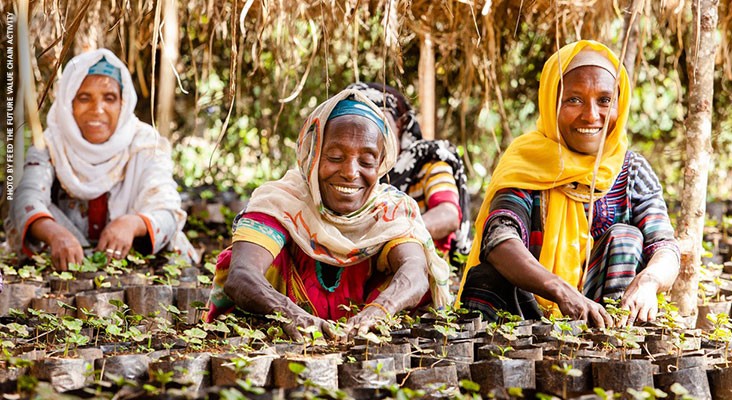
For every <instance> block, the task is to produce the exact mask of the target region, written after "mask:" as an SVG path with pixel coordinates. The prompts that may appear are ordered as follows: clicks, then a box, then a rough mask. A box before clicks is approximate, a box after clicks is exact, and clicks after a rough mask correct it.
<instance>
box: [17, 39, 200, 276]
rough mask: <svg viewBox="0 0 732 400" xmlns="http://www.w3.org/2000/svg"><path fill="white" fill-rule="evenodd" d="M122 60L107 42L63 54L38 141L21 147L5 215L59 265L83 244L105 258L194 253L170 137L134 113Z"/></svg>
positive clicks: (22, 243)
mask: <svg viewBox="0 0 732 400" xmlns="http://www.w3.org/2000/svg"><path fill="white" fill-rule="evenodd" d="M136 104H137V95H136V93H135V89H134V86H133V83H132V77H131V76H130V72H129V71H128V70H127V67H126V66H125V64H124V63H123V62H122V61H121V60H120V59H119V58H117V56H115V55H114V54H113V53H112V52H111V51H109V50H107V49H99V50H94V51H90V52H87V53H84V54H81V55H79V56H76V57H74V58H72V59H71V61H69V62H68V64H66V66H65V68H64V70H63V74H62V77H61V79H60V82H59V85H58V90H57V92H56V99H55V100H54V102H53V104H52V105H51V109H50V111H49V112H48V118H47V124H48V126H47V128H46V130H45V132H44V139H45V143H46V146H47V147H46V148H43V149H41V148H37V147H30V148H29V149H28V152H27V155H26V164H25V170H24V175H23V180H22V182H21V183H20V185H19V187H18V190H17V192H16V194H17V196H16V197H15V199H14V201H13V202H12V204H11V208H10V215H9V217H10V218H9V219H8V221H7V223H8V224H7V225H6V226H7V227H8V231H7V232H8V240H9V243H10V244H11V246H12V247H13V248H14V249H15V250H16V251H18V252H21V253H22V254H24V255H27V256H29V255H31V254H32V253H34V252H38V251H41V250H43V249H44V247H46V246H48V247H50V252H51V259H52V261H53V264H54V265H55V266H56V268H58V269H62V270H63V269H66V267H67V265H68V264H70V263H76V264H79V263H81V262H82V260H83V258H84V250H83V248H84V247H87V246H91V245H96V249H97V250H99V251H104V252H106V253H107V255H108V256H109V257H110V258H112V257H113V258H118V259H121V258H124V257H126V256H127V253H128V252H129V251H130V249H131V248H133V247H134V248H135V249H136V250H138V251H140V252H141V253H144V254H148V253H157V252H159V251H161V250H163V249H167V250H173V251H177V252H179V253H181V254H182V255H183V256H185V257H187V258H190V259H196V258H197V254H196V253H195V250H194V249H193V247H192V246H191V244H190V243H189V242H188V239H186V237H185V235H184V234H183V232H182V229H183V225H184V224H185V220H186V213H185V212H184V211H183V210H182V209H181V199H180V195H179V194H178V191H177V184H176V183H175V181H174V180H173V163H172V160H171V155H170V144H169V143H168V141H167V140H166V139H165V138H163V137H160V135H159V134H158V133H157V131H155V129H154V128H153V127H152V126H150V125H148V124H146V123H143V122H141V121H140V120H138V119H137V117H136V116H135V114H134V112H135V105H136Z"/></svg>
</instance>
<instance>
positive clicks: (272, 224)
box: [232, 212, 290, 257]
mask: <svg viewBox="0 0 732 400" xmlns="http://www.w3.org/2000/svg"><path fill="white" fill-rule="evenodd" d="M289 240H290V234H289V233H288V232H287V230H286V229H285V228H284V227H283V226H282V224H280V222H279V221H278V220H277V219H276V218H274V217H272V216H269V215H267V214H262V213H256V212H251V213H243V214H240V215H239V216H238V217H237V218H236V220H235V221H234V237H233V238H232V242H250V243H254V244H257V245H260V246H262V247H264V248H265V249H267V251H269V252H270V253H272V257H277V255H278V254H280V251H282V249H283V248H284V247H285V245H286V244H287V242H288V241H289Z"/></svg>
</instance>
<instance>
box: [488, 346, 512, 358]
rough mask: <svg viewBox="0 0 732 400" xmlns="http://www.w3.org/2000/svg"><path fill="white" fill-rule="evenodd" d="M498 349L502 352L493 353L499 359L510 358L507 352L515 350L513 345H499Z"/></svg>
mask: <svg viewBox="0 0 732 400" xmlns="http://www.w3.org/2000/svg"><path fill="white" fill-rule="evenodd" d="M498 350H499V351H500V352H501V353H500V354H498V353H495V352H493V351H491V355H492V356H493V357H495V358H497V359H499V360H508V357H507V356H506V353H508V352H509V351H512V350H513V347H511V346H498Z"/></svg>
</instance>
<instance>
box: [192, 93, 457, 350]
mask: <svg viewBox="0 0 732 400" xmlns="http://www.w3.org/2000/svg"><path fill="white" fill-rule="evenodd" d="M384 121H385V120H384V115H383V114H382V113H381V111H380V110H379V108H378V107H377V106H376V105H375V104H373V103H372V102H371V101H370V100H369V99H368V98H366V96H364V95H363V94H361V93H360V92H359V91H357V90H349V89H347V90H344V91H343V92H341V93H339V94H337V95H336V96H334V97H332V98H331V99H329V100H327V101H325V102H324V103H322V104H321V105H319V106H318V107H317V108H316V109H315V111H313V113H312V114H311V115H310V116H309V117H308V119H307V120H306V121H305V125H304V126H303V128H302V130H301V131H300V135H299V137H298V141H297V167H298V168H297V169H292V170H290V171H288V172H287V173H286V174H285V176H284V177H283V178H282V179H280V180H278V181H274V182H269V183H267V184H264V185H262V186H261V187H259V188H257V189H256V190H255V191H254V193H252V197H251V199H250V201H249V203H248V205H247V207H246V209H245V210H244V211H242V212H241V213H240V214H239V215H238V216H237V218H236V219H235V221H234V227H233V228H234V236H233V245H232V247H231V248H230V249H227V250H226V251H224V252H223V253H222V254H221V255H220V256H219V259H218V262H217V265H216V274H215V276H214V285H213V290H212V293H211V297H210V301H209V311H208V313H207V315H206V316H204V319H205V320H207V321H213V320H214V319H215V318H216V317H217V316H219V315H221V314H223V313H227V312H230V311H232V310H234V309H235V308H236V307H237V306H238V307H239V308H241V309H243V310H245V311H249V312H253V313H257V314H272V313H275V312H281V313H282V314H284V316H285V317H287V318H289V319H290V320H291V321H292V322H291V323H290V324H287V325H286V327H285V331H286V332H287V334H288V335H290V336H291V337H292V338H293V339H300V338H301V334H300V332H298V330H297V327H305V326H316V327H317V328H318V329H319V330H321V331H323V332H324V333H325V334H326V335H329V336H332V335H333V334H334V332H333V330H332V326H331V325H330V324H329V323H328V322H326V320H336V319H340V318H341V317H347V318H348V317H350V319H349V320H348V323H349V324H350V326H351V327H352V328H353V329H354V330H357V331H358V332H360V333H365V332H366V331H367V330H368V329H369V328H370V327H371V326H372V325H373V324H375V323H376V321H377V320H378V319H380V318H384V317H386V315H387V314H395V313H397V312H399V311H400V310H403V309H406V308H410V307H413V306H415V305H417V304H418V303H420V300H421V299H423V297H425V294H426V293H427V292H428V289H429V292H430V293H431V299H432V302H433V304H434V306H435V307H438V308H439V307H444V306H446V305H447V304H449V303H450V301H451V297H450V294H449V291H448V277H449V268H448V266H447V264H446V263H445V261H443V260H442V259H441V258H439V257H438V256H437V254H436V252H435V247H434V244H433V242H432V239H431V238H430V235H429V232H428V231H427V229H426V228H425V226H424V223H423V222H422V219H421V217H420V214H419V208H418V207H417V204H416V203H415V202H414V200H412V199H411V198H410V197H409V196H407V195H406V194H404V193H402V192H400V191H398V190H396V189H395V188H394V187H393V186H390V185H387V184H381V183H379V179H380V178H381V177H382V176H384V175H385V174H386V173H387V172H388V171H389V170H390V169H391V168H392V166H393V165H394V162H395V161H396V157H397V141H396V137H395V135H394V132H393V131H392V129H391V128H390V127H389V125H388V124H385V123H384ZM350 305H356V306H358V307H359V308H360V310H361V311H360V312H359V313H357V314H356V315H352V313H350V312H349V311H347V310H345V309H344V308H343V307H341V306H350Z"/></svg>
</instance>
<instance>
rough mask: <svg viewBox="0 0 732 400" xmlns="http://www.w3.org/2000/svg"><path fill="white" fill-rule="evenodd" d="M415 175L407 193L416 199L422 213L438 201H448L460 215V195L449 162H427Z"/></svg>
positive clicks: (438, 202)
mask: <svg viewBox="0 0 732 400" xmlns="http://www.w3.org/2000/svg"><path fill="white" fill-rule="evenodd" d="M417 177H418V181H417V182H415V184H412V185H410V187H409V189H408V193H407V194H409V197H411V198H413V199H414V200H415V201H417V204H418V205H419V209H420V211H421V212H422V213H424V212H425V211H427V210H429V209H430V208H433V207H435V206H437V205H438V204H440V203H444V202H448V203H451V204H453V205H455V207H457V209H458V213H460V215H461V216H462V209H461V208H460V201H459V199H460V195H459V193H458V187H457V183H456V182H455V177H454V175H453V170H452V167H451V166H450V164H448V163H446V162H444V161H434V162H428V163H426V164H425V165H424V166H423V167H422V169H421V170H420V171H419V174H417ZM461 218H462V217H461Z"/></svg>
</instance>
